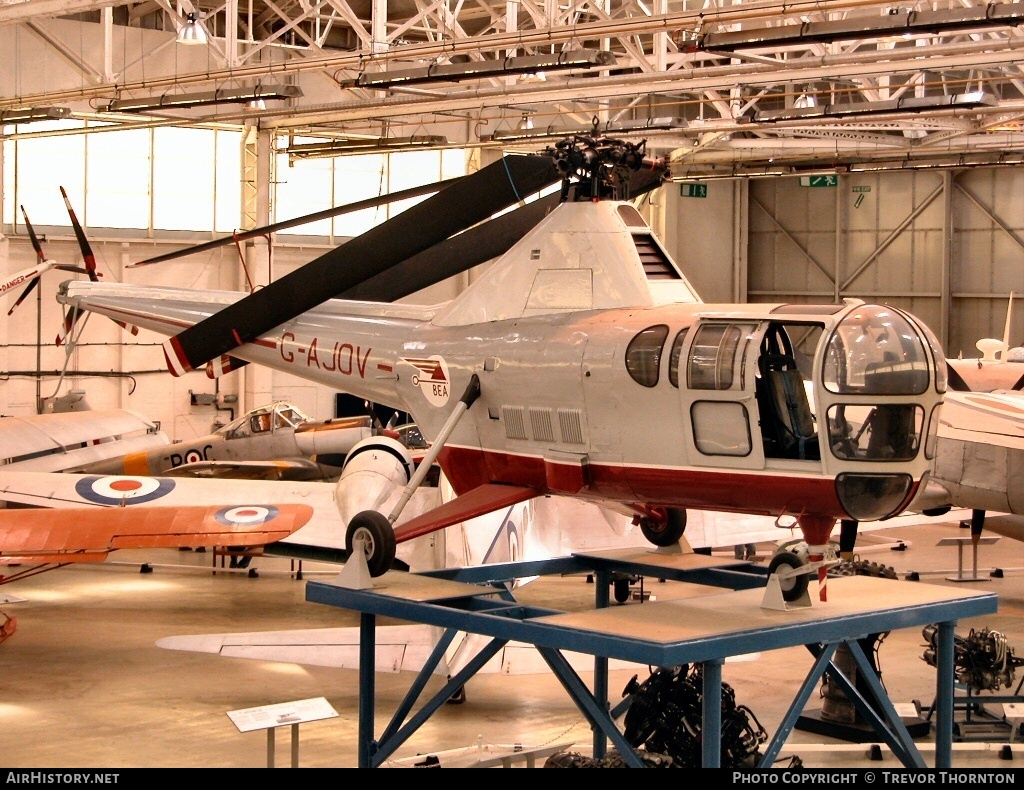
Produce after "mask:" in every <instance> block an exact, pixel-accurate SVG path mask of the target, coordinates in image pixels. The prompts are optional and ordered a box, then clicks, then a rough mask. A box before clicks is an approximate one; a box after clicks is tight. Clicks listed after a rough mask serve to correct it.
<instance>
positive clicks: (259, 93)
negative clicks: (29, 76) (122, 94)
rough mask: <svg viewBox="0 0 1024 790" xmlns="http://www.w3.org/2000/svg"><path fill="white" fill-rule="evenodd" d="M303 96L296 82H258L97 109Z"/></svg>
mask: <svg viewBox="0 0 1024 790" xmlns="http://www.w3.org/2000/svg"><path fill="white" fill-rule="evenodd" d="M300 96H302V89H301V88H300V87H299V86H298V85H257V86H256V87H255V88H238V89H231V90H228V89H221V90H215V91H208V92H205V93H164V94H161V95H160V96H142V97H139V98H137V99H113V100H111V101H110V102H108V103H107V104H105V105H103V106H101V107H100V108H99V109H101V110H103V111H104V112H151V111H153V110H172V109H173V110H185V109H189V108H190V107H205V106H208V105H211V104H246V105H249V104H252V103H253V102H260V101H266V100H268V99H296V98H298V97H300Z"/></svg>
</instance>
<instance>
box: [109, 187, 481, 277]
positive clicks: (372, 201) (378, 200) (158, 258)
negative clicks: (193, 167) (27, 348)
mask: <svg viewBox="0 0 1024 790" xmlns="http://www.w3.org/2000/svg"><path fill="white" fill-rule="evenodd" d="M460 178H462V176H460ZM458 180H459V179H458V178H449V179H446V180H444V181H438V182H436V183H433V184H424V185H423V186H419V187H410V188H409V189H403V190H400V191H398V192H392V193H390V194H387V195H378V196H377V197H372V198H366V199H365V200H357V201H356V202H354V203H346V204H345V205H343V206H335V207H334V208H329V209H325V210H323V211H317V212H314V213H312V214H304V215H302V216H301V217H294V218H293V219H286V220H283V221H281V222H275V223H274V224H272V225H264V226H263V227H261V228H253V229H252V230H243V231H238V232H237V233H233V234H231V235H230V236H224V237H222V238H219V239H213V240H212V241H204V242H203V243H202V244H196V245H194V246H192V247H185V248H184V249H181V250H175V251H174V252H167V253H164V254H163V255H155V256H153V257H152V258H146V259H145V260H142V261H137V262H136V263H129V264H128V265H127V266H126V267H125V268H127V269H134V268H137V267H139V266H149V265H151V264H154V263H163V262H164V261H171V260H174V259H175V258H183V257H185V256H186V255H194V254H196V253H198V252H207V251H208V250H214V249H216V248H217V247H224V246H226V245H228V244H234V243H235V242H238V241H245V240H246V239H255V238H258V237H260V236H265V235H266V234H268V233H275V232H277V231H279V230H285V229H287V228H294V227H297V226H299V225H305V224H306V223H307V222H318V221H320V220H322V219H329V218H331V217H337V216H339V215H341V214H350V213H352V212H354V211H362V210H363V209H367V208H375V207H377V206H380V205H383V204H385V203H394V202H396V201H399V200H406V199H408V198H414V197H419V196H420V195H428V194H430V193H431V192H437V191H439V190H441V189H443V188H444V187H446V186H448V185H449V184H452V183H454V182H455V181H458Z"/></svg>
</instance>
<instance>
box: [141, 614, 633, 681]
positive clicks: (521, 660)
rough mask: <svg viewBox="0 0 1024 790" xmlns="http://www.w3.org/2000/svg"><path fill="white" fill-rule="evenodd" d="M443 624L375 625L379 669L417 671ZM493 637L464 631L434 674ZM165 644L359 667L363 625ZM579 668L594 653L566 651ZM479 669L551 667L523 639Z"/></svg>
mask: <svg viewBox="0 0 1024 790" xmlns="http://www.w3.org/2000/svg"><path fill="white" fill-rule="evenodd" d="M442 633H443V629H441V628H438V627H436V626H429V625H388V626H384V627H381V628H377V629H376V638H377V643H376V650H375V654H374V658H375V663H374V666H375V668H376V671H377V672H418V671H419V670H420V669H422V668H423V666H424V665H425V664H426V661H427V658H428V657H429V656H430V653H431V651H432V650H433V649H434V646H435V645H436V644H437V641H438V639H440V637H441V634H442ZM489 641H490V637H482V636H480V635H479V634H464V633H460V634H459V635H458V636H457V637H456V638H455V640H454V641H453V642H452V645H451V646H450V647H449V650H448V652H447V653H446V656H445V659H443V660H441V661H440V662H438V665H437V668H436V669H435V671H434V674H436V675H442V676H449V675H453V674H455V672H457V671H458V670H459V669H460V668H461V667H462V666H464V665H465V663H466V660H467V659H468V658H469V657H470V656H471V655H475V654H476V653H477V652H478V651H479V650H480V648H482V647H484V646H485V645H486V644H487V643H488V642H489ZM156 644H157V647H162V648H164V649H165V650H181V651H185V652H190V653H211V654H213V655H218V656H223V657H225V658H247V659H255V660H259V661H279V662H283V663H289V664H303V665H306V666H317V667H332V668H334V669H359V628H358V627H349V628H308V629H299V630H294V631H254V632H248V633H234V634H231V633H225V634H190V635H188V634H187V635H183V636H169V637H166V638H164V639H160V640H158V641H157V643H156ZM563 655H564V656H565V658H566V660H567V661H569V663H570V665H572V667H573V668H574V669H576V671H578V672H586V671H591V672H592V671H593V670H594V657H593V656H591V655H587V654H585V653H572V652H566V653H564V654H563ZM638 666H639V665H638V664H633V663H630V662H626V661H618V660H613V661H609V665H608V668H609V669H629V668H635V667H638ZM480 671H481V672H486V673H501V674H503V675H535V674H540V673H544V672H547V671H548V665H547V664H546V663H545V661H544V659H543V658H542V657H541V655H540V653H538V652H537V650H536V649H535V648H534V647H533V646H532V645H528V644H524V643H522V642H509V643H508V644H507V645H505V647H504V648H502V649H501V650H500V651H498V653H497V654H495V656H494V657H493V658H492V659H491V660H490V661H488V662H487V664H485V665H484V667H483V669H481V670H480Z"/></svg>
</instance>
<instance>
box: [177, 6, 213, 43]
mask: <svg viewBox="0 0 1024 790" xmlns="http://www.w3.org/2000/svg"><path fill="white" fill-rule="evenodd" d="M178 43H179V44H205V43H207V38H206V31H205V30H204V29H203V26H202V25H201V24H200V22H199V17H197V16H196V15H195V14H194V13H189V15H188V16H186V17H185V24H183V25H182V26H181V27H180V28H179V29H178Z"/></svg>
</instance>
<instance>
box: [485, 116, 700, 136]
mask: <svg viewBox="0 0 1024 790" xmlns="http://www.w3.org/2000/svg"><path fill="white" fill-rule="evenodd" d="M686 127H687V122H686V119H685V118H674V117H662V118H641V119H639V120H636V121H619V122H616V123H606V124H603V125H598V126H596V127H595V126H574V127H555V126H546V127H544V128H532V129H508V130H505V131H502V130H500V129H499V130H498V131H496V132H493V133H492V134H490V135H484V136H483V137H481V139H482V140H484V141H485V142H486V141H493V142H498V141H501V142H514V141H523V140H550V139H560V138H563V137H573V136H575V135H584V136H594V135H599V136H604V137H609V136H611V137H614V136H615V135H624V134H643V133H644V132H655V131H670V130H672V129H685V128H686Z"/></svg>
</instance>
